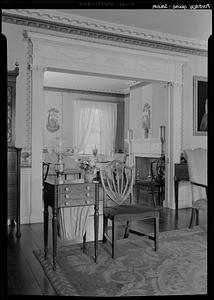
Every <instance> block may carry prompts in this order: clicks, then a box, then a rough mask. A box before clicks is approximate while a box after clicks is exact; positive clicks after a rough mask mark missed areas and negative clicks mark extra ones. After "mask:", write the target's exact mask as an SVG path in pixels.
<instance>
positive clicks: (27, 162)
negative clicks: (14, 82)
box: [21, 31, 33, 167]
mask: <svg viewBox="0 0 214 300" xmlns="http://www.w3.org/2000/svg"><path fill="white" fill-rule="evenodd" d="M23 37H24V40H25V41H26V42H27V68H26V131H25V134H26V140H25V147H23V150H24V151H25V152H26V153H28V154H29V155H28V157H27V158H23V157H21V167H31V158H32V155H31V154H32V134H31V131H32V127H31V121H32V120H31V111H32V108H31V103H32V95H31V93H32V90H31V84H32V77H31V68H30V66H31V64H32V62H33V44H32V41H31V40H30V39H29V38H28V37H27V36H26V35H25V31H24V32H23Z"/></svg>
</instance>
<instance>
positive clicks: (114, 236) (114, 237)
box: [112, 220, 117, 258]
mask: <svg viewBox="0 0 214 300" xmlns="http://www.w3.org/2000/svg"><path fill="white" fill-rule="evenodd" d="M116 249H117V224H116V222H114V220H112V258H115V257H116Z"/></svg>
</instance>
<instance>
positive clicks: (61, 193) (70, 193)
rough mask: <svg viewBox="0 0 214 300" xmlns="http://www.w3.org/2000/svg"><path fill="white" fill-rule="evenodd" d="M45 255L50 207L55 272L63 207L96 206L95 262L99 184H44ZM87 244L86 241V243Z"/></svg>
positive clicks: (46, 182) (45, 253) (51, 182)
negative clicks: (58, 223)
mask: <svg viewBox="0 0 214 300" xmlns="http://www.w3.org/2000/svg"><path fill="white" fill-rule="evenodd" d="M43 201H44V255H45V258H47V255H48V253H47V249H48V217H49V213H48V206H50V207H51V208H52V213H53V217H52V235H53V270H56V259H57V215H58V209H59V208H61V207H75V206H90V205H94V251H95V262H97V256H98V229H99V183H63V184H58V183H55V182H53V181H45V182H44V192H43ZM84 242H85V241H84Z"/></svg>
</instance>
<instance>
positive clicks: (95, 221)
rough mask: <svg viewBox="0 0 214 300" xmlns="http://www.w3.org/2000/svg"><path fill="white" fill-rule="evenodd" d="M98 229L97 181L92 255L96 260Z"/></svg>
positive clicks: (96, 185)
mask: <svg viewBox="0 0 214 300" xmlns="http://www.w3.org/2000/svg"><path fill="white" fill-rule="evenodd" d="M98 231H99V183H96V184H95V206H94V256H95V262H97V256H98Z"/></svg>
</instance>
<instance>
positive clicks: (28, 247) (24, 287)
mask: <svg viewBox="0 0 214 300" xmlns="http://www.w3.org/2000/svg"><path fill="white" fill-rule="evenodd" d="M141 196H142V195H141ZM143 196H144V195H143ZM142 199H144V201H146V203H147V204H148V203H149V201H151V199H149V198H146V197H141V203H144V202H143V200H142ZM190 214H191V209H190V208H186V209H179V210H178V212H177V213H176V211H175V210H172V209H167V208H163V207H160V231H168V230H174V229H180V228H186V227H188V225H189V221H190ZM135 226H136V227H138V228H142V231H143V232H145V231H151V230H153V223H151V222H150V221H148V220H147V221H145V222H142V221H140V222H138V223H136V224H135ZM49 227H51V226H49ZM7 232H8V249H7V265H8V272H7V281H8V283H7V293H8V295H55V292H54V290H53V288H52V286H51V285H50V283H49V281H48V279H47V278H46V276H45V274H44V272H43V269H42V267H41V266H40V264H39V262H38V261H37V259H36V258H35V257H34V254H33V252H32V251H33V250H36V249H42V248H43V224H42V223H39V224H27V225H21V233H22V235H21V238H20V239H17V238H16V236H15V233H16V230H15V229H14V227H12V226H8V228H7ZM50 236H51V234H49V237H50ZM49 245H51V241H50V244H49Z"/></svg>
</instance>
